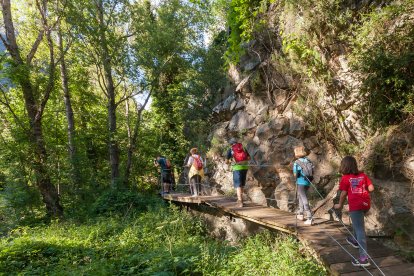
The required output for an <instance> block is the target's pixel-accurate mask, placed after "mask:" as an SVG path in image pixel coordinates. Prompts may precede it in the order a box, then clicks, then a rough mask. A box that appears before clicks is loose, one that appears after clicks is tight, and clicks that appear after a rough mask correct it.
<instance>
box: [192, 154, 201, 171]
mask: <svg viewBox="0 0 414 276" xmlns="http://www.w3.org/2000/svg"><path fill="white" fill-rule="evenodd" d="M193 159H194V162H193V166H194V167H195V168H196V169H197V170H198V171H199V170H201V169H203V161H202V160H201V158H200V156H197V157H196V156H195V155H193Z"/></svg>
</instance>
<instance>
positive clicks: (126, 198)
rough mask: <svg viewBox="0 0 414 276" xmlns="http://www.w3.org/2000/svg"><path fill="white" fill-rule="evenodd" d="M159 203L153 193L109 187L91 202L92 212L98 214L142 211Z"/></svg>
mask: <svg viewBox="0 0 414 276" xmlns="http://www.w3.org/2000/svg"><path fill="white" fill-rule="evenodd" d="M157 204H160V202H159V201H157V200H156V199H155V196H154V195H153V194H141V193H136V192H134V191H130V190H124V189H120V190H119V189H110V190H108V191H106V192H104V193H103V194H102V195H101V196H100V197H99V198H98V199H97V200H96V201H95V203H94V204H93V206H92V210H91V211H92V213H93V214H99V215H111V214H125V213H127V212H131V211H133V212H143V211H147V210H148V208H151V207H154V206H155V205H157Z"/></svg>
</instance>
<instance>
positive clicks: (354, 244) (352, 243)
mask: <svg viewBox="0 0 414 276" xmlns="http://www.w3.org/2000/svg"><path fill="white" fill-rule="evenodd" d="M346 242H347V243H349V244H350V245H351V246H352V247H353V248H359V245H358V242H357V241H356V240H355V239H354V238H353V237H346Z"/></svg>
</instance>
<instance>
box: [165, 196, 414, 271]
mask: <svg viewBox="0 0 414 276" xmlns="http://www.w3.org/2000/svg"><path fill="white" fill-rule="evenodd" d="M163 197H164V199H165V200H169V201H173V202H180V203H189V204H206V205H209V206H211V207H214V208H217V209H220V210H222V211H223V212H225V213H228V214H229V215H233V216H236V217H240V218H243V219H245V220H248V221H252V222H255V223H257V224H259V225H263V226H266V227H269V228H273V229H276V230H278V231H283V232H286V233H289V234H292V235H295V236H296V237H297V238H298V239H299V241H300V242H301V243H302V244H304V245H305V246H306V247H307V248H308V249H309V250H310V251H311V252H312V253H313V254H314V255H315V257H316V258H317V259H318V260H319V261H320V262H322V263H323V264H325V266H326V267H327V268H328V270H329V272H330V274H331V275H392V276H403V275H414V263H407V262H404V261H403V260H402V259H401V258H400V257H398V256H396V254H395V252H394V251H392V250H391V249H389V248H387V247H385V246H383V245H381V244H380V243H378V242H376V241H374V240H373V239H369V238H368V241H367V243H368V253H369V254H370V256H371V257H372V258H373V260H374V261H375V263H376V264H377V265H378V267H379V268H380V269H381V271H382V272H383V273H381V271H380V270H379V269H378V268H377V267H376V266H375V265H374V264H373V262H372V261H370V262H371V266H369V267H367V270H368V271H369V272H367V271H366V270H364V269H363V268H361V267H354V266H353V265H352V264H351V260H352V258H351V256H350V255H349V254H348V253H347V252H345V250H344V249H346V250H347V251H348V252H349V253H350V254H352V256H355V257H357V256H358V249H355V248H353V247H352V246H350V245H349V244H348V243H347V242H346V240H345V239H346V237H347V234H348V232H347V230H346V229H345V228H344V226H343V225H342V224H341V223H340V222H334V221H328V220H325V219H320V218H316V219H315V220H314V225H312V226H306V225H304V224H303V222H301V221H296V219H295V215H294V214H292V213H289V212H286V211H282V210H279V209H275V208H270V207H265V206H262V205H257V204H253V203H249V202H247V204H245V207H243V208H237V207H236V199H234V198H229V197H225V196H199V197H191V196H190V195H188V194H168V195H164V196H163ZM338 243H339V244H340V245H339V244H338ZM341 246H342V247H341Z"/></svg>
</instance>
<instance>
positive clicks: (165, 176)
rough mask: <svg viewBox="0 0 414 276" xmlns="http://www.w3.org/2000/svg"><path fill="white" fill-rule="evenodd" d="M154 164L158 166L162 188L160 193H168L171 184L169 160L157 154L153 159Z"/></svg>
mask: <svg viewBox="0 0 414 276" xmlns="http://www.w3.org/2000/svg"><path fill="white" fill-rule="evenodd" d="M154 165H155V166H157V167H160V174H161V189H162V191H161V194H168V193H170V191H171V184H172V182H173V181H172V171H171V163H170V160H168V159H167V158H166V157H164V156H162V155H161V154H159V155H157V158H156V159H155V160H154Z"/></svg>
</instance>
